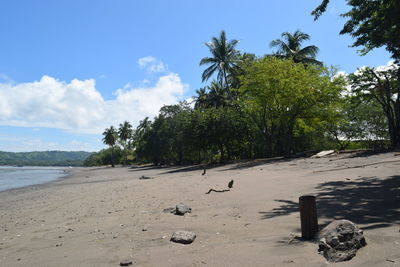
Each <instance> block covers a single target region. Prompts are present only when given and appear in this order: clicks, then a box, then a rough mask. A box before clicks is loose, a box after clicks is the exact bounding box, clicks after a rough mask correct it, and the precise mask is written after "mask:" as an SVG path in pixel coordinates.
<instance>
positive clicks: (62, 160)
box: [0, 151, 92, 166]
mask: <svg viewBox="0 0 400 267" xmlns="http://www.w3.org/2000/svg"><path fill="white" fill-rule="evenodd" d="M91 154H92V153H90V152H84V151H40V152H39V151H38V152H17V153H15V152H3V151H0V165H14V166H82V165H83V162H84V161H85V159H86V158H87V157H89V156H90V155H91Z"/></svg>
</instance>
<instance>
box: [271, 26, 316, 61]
mask: <svg viewBox="0 0 400 267" xmlns="http://www.w3.org/2000/svg"><path fill="white" fill-rule="evenodd" d="M281 37H282V39H276V40H273V41H272V42H271V43H270V47H271V48H272V47H277V48H278V50H277V51H276V53H275V54H274V55H275V56H277V57H281V58H286V59H289V58H291V59H293V61H294V62H295V63H303V64H305V65H307V64H315V65H319V66H322V62H320V61H318V60H316V59H315V57H316V56H317V53H318V50H319V49H318V47H316V46H315V45H309V46H306V47H304V48H301V43H302V42H304V41H307V40H309V39H310V35H308V34H306V33H303V32H301V31H299V30H297V31H295V33H294V34H291V33H289V32H284V33H282V35H281Z"/></svg>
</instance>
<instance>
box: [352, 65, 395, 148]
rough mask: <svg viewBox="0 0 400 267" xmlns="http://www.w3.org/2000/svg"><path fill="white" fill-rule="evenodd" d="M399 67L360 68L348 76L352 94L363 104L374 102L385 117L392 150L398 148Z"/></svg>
mask: <svg viewBox="0 0 400 267" xmlns="http://www.w3.org/2000/svg"><path fill="white" fill-rule="evenodd" d="M398 72H399V67H398V65H396V64H392V65H390V66H388V67H387V68H379V69H378V68H369V67H365V68H361V69H359V70H358V71H356V72H355V73H353V74H350V75H349V76H348V79H349V81H350V85H351V88H352V93H353V94H355V97H356V98H358V99H360V101H363V102H369V101H375V102H376V103H378V104H379V105H380V106H381V108H382V111H383V113H384V114H385V116H386V122H387V129H388V132H389V136H390V142H391V146H392V148H398V147H400V94H399V91H398V89H399V88H400V85H399V83H400V81H399V80H398V79H397V74H398Z"/></svg>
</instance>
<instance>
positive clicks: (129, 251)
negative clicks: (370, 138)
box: [0, 153, 400, 266]
mask: <svg viewBox="0 0 400 267" xmlns="http://www.w3.org/2000/svg"><path fill="white" fill-rule="evenodd" d="M142 175H145V176H149V177H152V178H153V179H149V180H139V179H138V178H139V177H140V176H142ZM231 179H233V180H234V185H233V188H232V189H231V191H229V192H223V193H216V192H211V193H210V194H205V193H206V192H207V191H208V190H209V189H210V188H214V189H217V190H223V189H227V184H228V182H229V181H230V180H231ZM305 194H314V195H315V196H316V197H317V201H318V213H319V224H320V225H321V227H322V226H323V225H326V224H327V223H329V222H330V221H332V220H333V219H341V218H344V219H349V220H352V221H353V222H355V223H356V224H357V225H358V226H359V227H360V228H362V229H364V231H365V232H364V234H365V237H366V240H367V242H368V245H367V246H366V247H365V248H362V249H361V250H359V251H358V253H357V256H356V257H355V258H354V259H352V260H351V261H349V262H345V263H339V264H331V263H328V262H326V260H325V258H324V257H322V256H321V255H319V254H318V253H317V248H318V245H317V243H316V242H312V241H303V240H301V239H299V237H300V236H301V231H300V219H299V212H298V198H299V196H301V195H305ZM181 202H182V203H185V204H187V205H190V206H191V207H192V213H190V214H186V215H185V216H176V215H173V214H171V213H166V212H163V210H164V209H166V208H170V207H174V206H175V205H176V204H178V203H181ZM399 223H400V156H397V155H396V154H395V153H383V154H378V155H370V156H363V157H357V156H354V155H353V154H341V155H336V156H329V157H326V158H299V159H290V160H288V159H281V160H273V161H268V160H256V161H250V162H241V163H235V164H228V165H224V166H217V167H214V168H210V169H208V170H207V173H206V174H205V175H204V176H202V169H199V168H196V166H192V167H169V168H154V167H141V168H129V167H117V168H110V167H101V168H74V169H72V172H71V174H70V175H69V176H68V177H67V178H65V179H61V180H58V181H56V182H52V183H49V184H45V185H36V186H30V187H27V188H22V189H15V190H9V191H5V192H1V193H0V266H119V263H120V261H121V260H123V259H132V260H133V261H134V264H133V266H399V265H400V232H399V229H400V226H399ZM176 230H189V231H193V232H195V233H196V234H197V238H196V240H195V241H194V242H193V243H192V244H190V245H182V244H176V243H172V242H171V241H170V240H169V239H170V237H171V235H172V233H173V232H174V231H176Z"/></svg>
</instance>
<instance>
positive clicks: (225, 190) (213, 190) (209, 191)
mask: <svg viewBox="0 0 400 267" xmlns="http://www.w3.org/2000/svg"><path fill="white" fill-rule="evenodd" d="M228 191H231V190H229V189H224V190H215V189H212V188H211V189H210V190H208V192H207V193H206V194H210V193H211V192H216V193H223V192H228Z"/></svg>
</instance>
